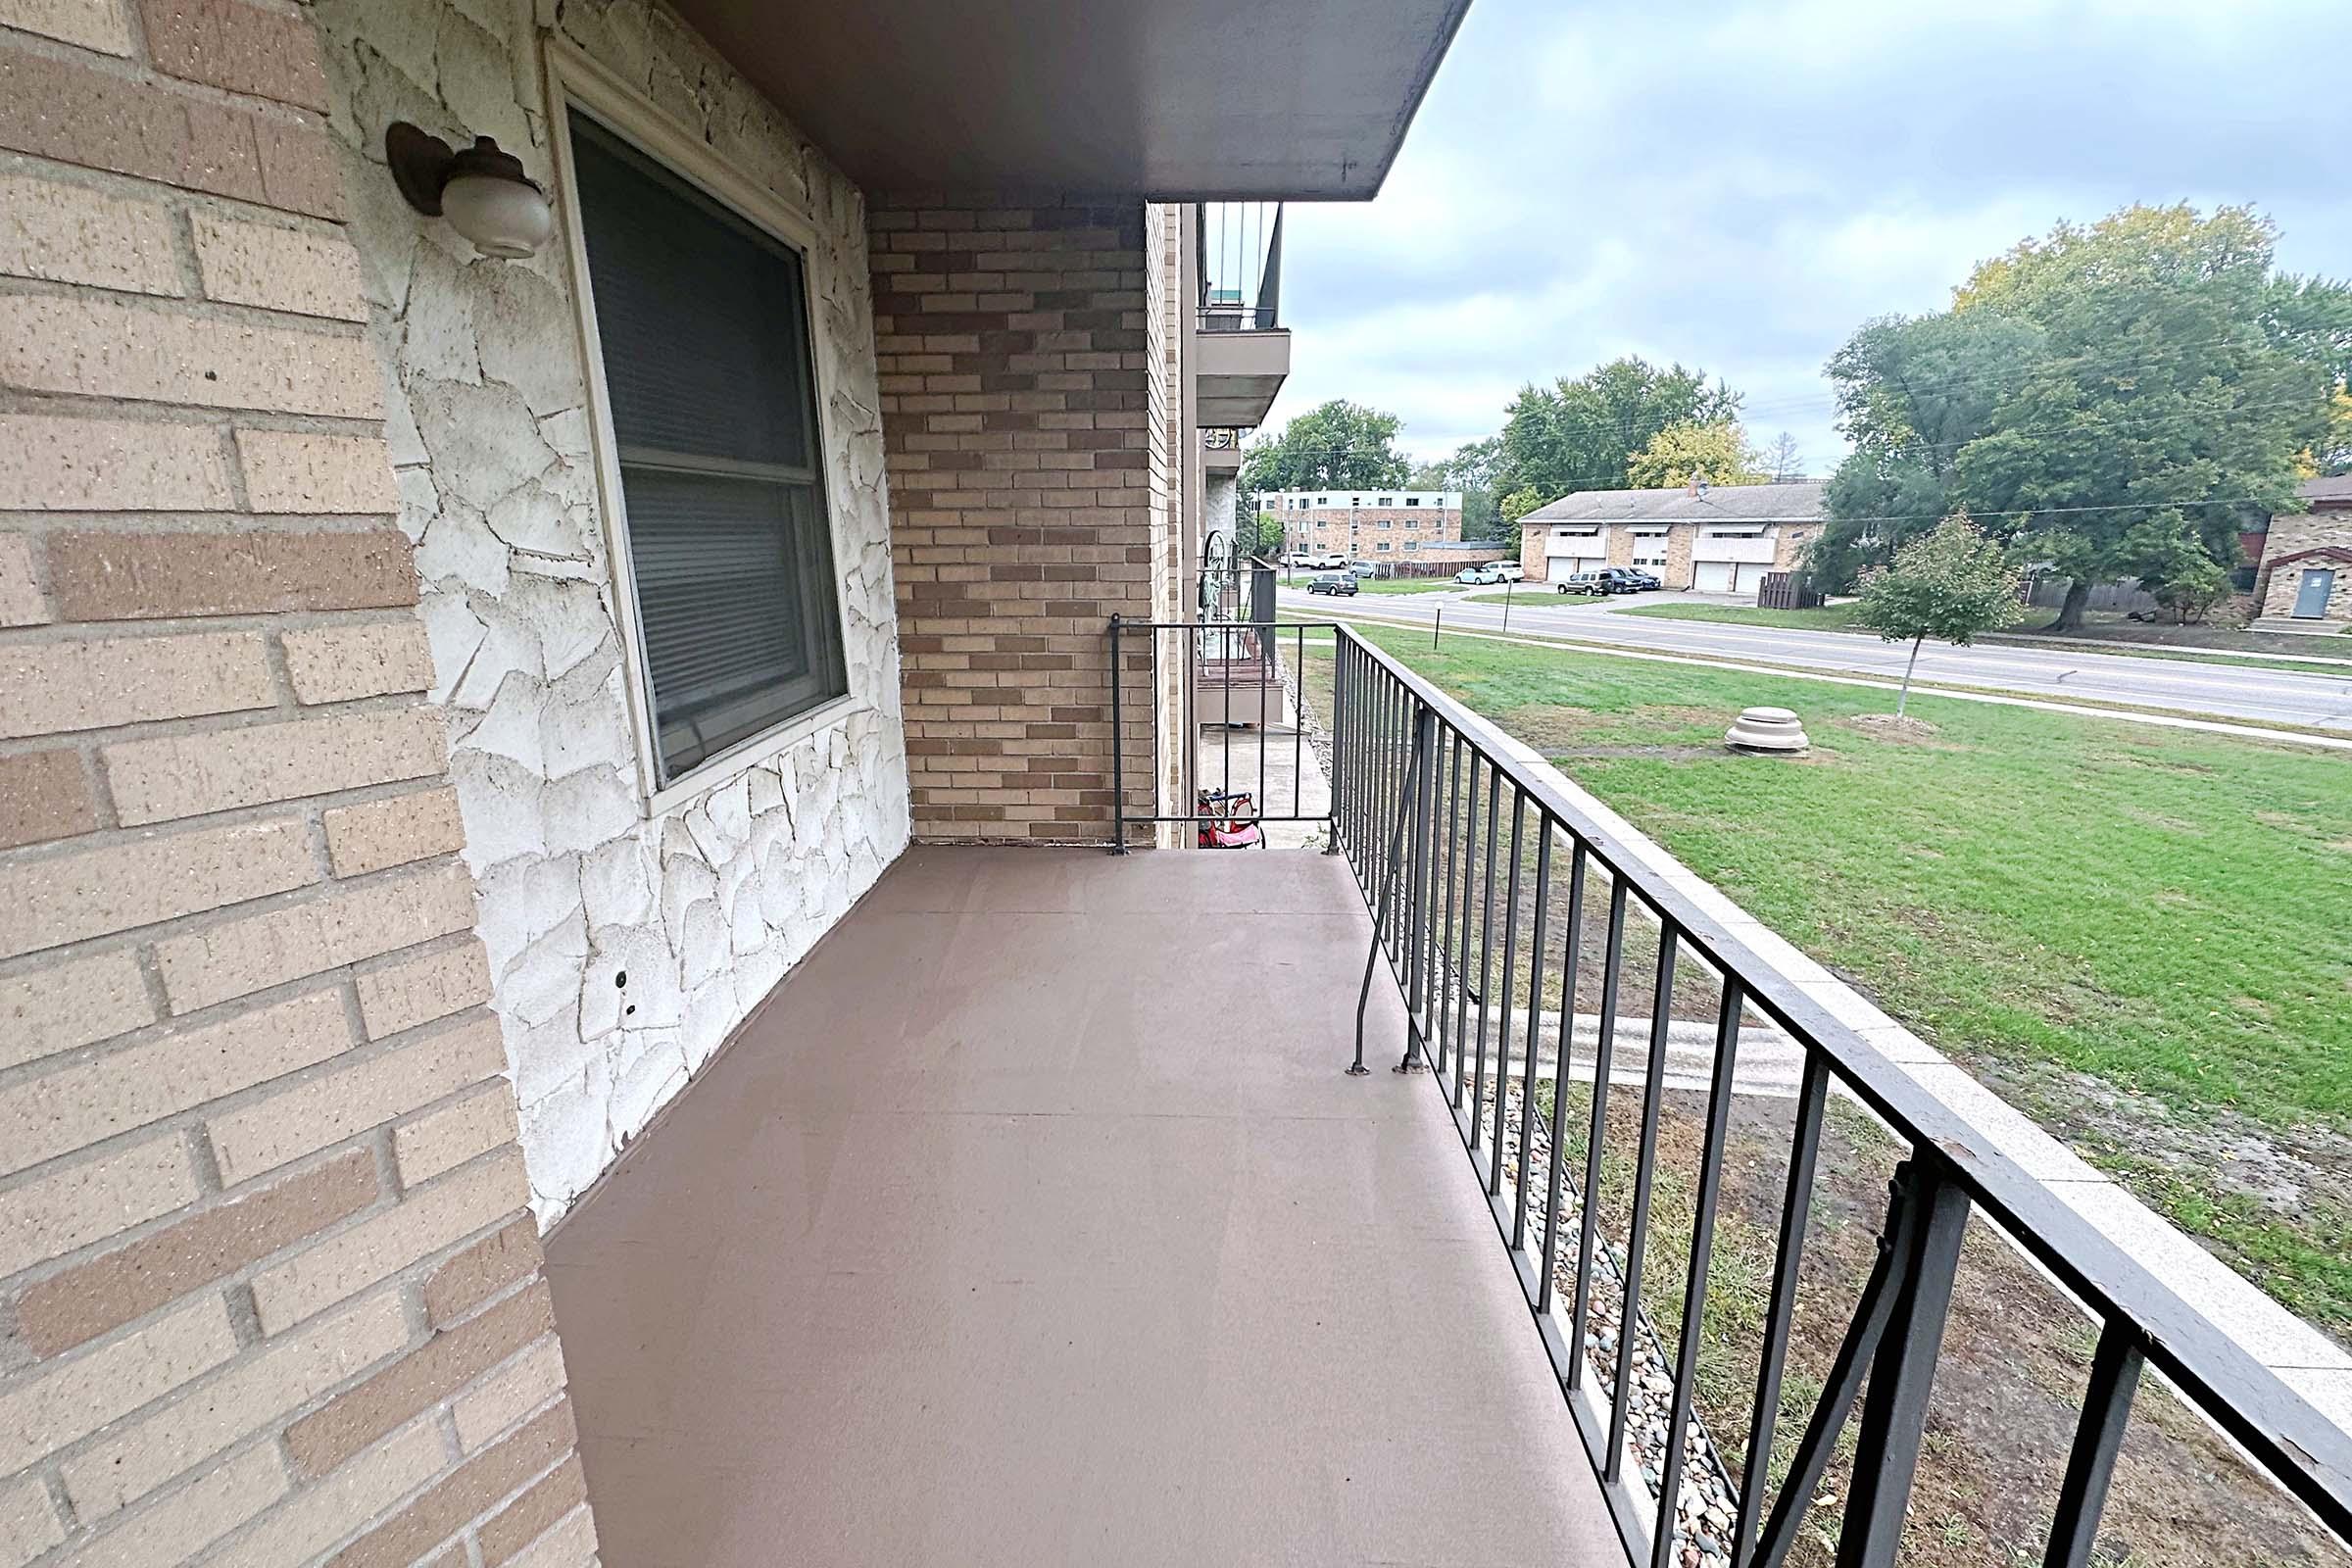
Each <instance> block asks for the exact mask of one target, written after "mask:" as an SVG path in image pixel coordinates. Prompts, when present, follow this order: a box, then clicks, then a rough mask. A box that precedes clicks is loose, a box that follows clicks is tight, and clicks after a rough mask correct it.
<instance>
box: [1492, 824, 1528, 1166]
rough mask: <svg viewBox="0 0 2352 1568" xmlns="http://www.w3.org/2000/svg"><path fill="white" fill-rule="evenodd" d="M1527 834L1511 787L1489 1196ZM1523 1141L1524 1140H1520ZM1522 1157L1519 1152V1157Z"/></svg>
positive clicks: (1504, 1080)
mask: <svg viewBox="0 0 2352 1568" xmlns="http://www.w3.org/2000/svg"><path fill="white" fill-rule="evenodd" d="M1526 834H1527V794H1526V792H1525V791H1524V790H1522V789H1520V788H1519V786H1518V785H1517V784H1516V783H1514V784H1513V785H1512V786H1511V875H1510V881H1509V884H1508V886H1509V891H1508V892H1506V893H1505V894H1504V895H1503V899H1502V995H1501V996H1500V997H1498V998H1496V999H1495V1135H1494V1143H1493V1145H1492V1147H1491V1148H1490V1149H1489V1150H1488V1153H1489V1154H1490V1155H1491V1156H1493V1157H1492V1158H1491V1160H1490V1161H1489V1165H1488V1170H1487V1192H1488V1195H1489V1196H1493V1195H1494V1194H1495V1193H1499V1192H1501V1191H1502V1112H1503V1099H1504V1091H1505V1090H1506V1089H1508V1088H1509V1087H1510V1082H1511V971H1512V970H1513V969H1514V968H1516V967H1517V966H1518V962H1519V862H1520V860H1521V858H1523V850H1522V845H1523V843H1524V841H1525V838H1526ZM1522 1142H1525V1140H1522ZM1525 1157H1526V1153H1525V1151H1524V1150H1522V1151H1521V1158H1522V1159H1524V1158H1525Z"/></svg>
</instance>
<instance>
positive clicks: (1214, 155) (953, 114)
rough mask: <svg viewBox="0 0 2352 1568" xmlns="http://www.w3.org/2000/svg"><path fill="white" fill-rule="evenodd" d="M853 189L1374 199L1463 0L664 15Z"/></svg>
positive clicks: (1022, 1)
mask: <svg viewBox="0 0 2352 1568" xmlns="http://www.w3.org/2000/svg"><path fill="white" fill-rule="evenodd" d="M677 5H678V10H679V11H680V12H681V13H683V14H684V16H685V18H686V20H687V21H688V22H689V23H691V24H692V25H694V26H695V27H697V28H698V29H700V30H701V31H702V33H703V34H704V36H705V37H707V38H709V39H710V40H711V43H712V44H713V45H714V46H716V47H717V49H718V50H719V52H720V53H721V54H723V55H725V56H726V58H727V59H728V60H729V61H730V62H731V63H732V64H733V65H734V66H735V67H736V69H737V70H739V71H741V72H742V73H744V75H745V76H747V77H749V78H750V80H751V81H752V83H753V84H754V85H756V86H757V87H759V88H760V90H761V91H762V92H764V93H765V94H766V95H767V96H768V97H769V98H770V99H771V100H773V101H774V102H775V104H776V105H777V107H779V108H781V109H782V110H783V111H784V112H785V114H787V115H788V116H790V117H791V118H792V120H793V121H794V123H797V124H798V125H799V126H800V128H801V129H802V130H803V131H804V132H805V133H806V134H808V135H809V137H810V138H811V139H812V140H814V141H815V142H816V144H817V145H818V146H820V147H822V148H823V149H824V150H825V151H826V152H827V153H828V154H830V155H831V156H832V157H833V159H834V160H835V161H836V162H838V163H839V164H840V165H841V166H842V168H843V169H845V170H846V171H848V172H849V174H850V176H851V177H852V178H853V179H855V180H857V181H858V183H859V184H860V185H862V186H864V187H865V188H866V189H867V190H868V191H923V190H948V191H958V192H996V193H1004V194H1008V195H1011V194H1020V193H1038V194H1050V193H1083V194H1092V195H1105V196H1107V195H1136V196H1141V197H1147V198H1151V199H1154V200H1161V201H1176V200H1189V199H1199V200H1215V199H1226V198H1230V199H1278V198H1289V199H1296V200H1326V201H1351V200H1352V201H1360V200H1365V199H1368V198H1369V197H1371V196H1373V195H1374V194H1376V193H1377V192H1378V191H1379V189H1380V185H1381V181H1382V180H1383V179H1384V178H1386V177H1387V175H1388V172H1389V165H1390V164H1391V162H1392V161H1393V160H1394V159H1395V158H1396V156H1397V147H1398V146H1399V145H1400V144H1401V143H1402V142H1403V140H1404V132H1405V127H1406V126H1407V125H1408V124H1410V123H1411V122H1412V118H1413V112H1414V111H1415V110H1416V109H1417V108H1419V107H1420V103H1421V97H1422V94H1423V93H1424V92H1426V91H1427V90H1428V87H1429V82H1430V78H1431V76H1432V75H1433V74H1434V73H1436V71H1437V68H1438V62H1439V61H1440V60H1442V59H1443V58H1444V57H1445V54H1446V45H1447V44H1448V43H1449V42H1451V41H1452V38H1453V33H1454V29H1455V28H1456V27H1457V26H1459V25H1460V24H1461V20H1462V14H1463V13H1464V12H1465V11H1466V10H1467V9H1468V8H1469V0H989V3H987V4H982V5H973V4H971V3H970V0H852V3H847V4H845V3H843V0H677Z"/></svg>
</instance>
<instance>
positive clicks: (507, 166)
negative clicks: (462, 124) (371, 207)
mask: <svg viewBox="0 0 2352 1568" xmlns="http://www.w3.org/2000/svg"><path fill="white" fill-rule="evenodd" d="M384 161H385V162H386V163H387V164H389V165H390V166H391V168H392V181H393V183H394V184H396V185H398V186H399V187H400V193H401V195H403V196H405V197H407V198H408V202H409V205H410V206H411V207H414V208H416V209H417V211H418V212H420V213H422V214H424V215H425V216H426V217H427V218H446V219H448V220H449V226H450V227H452V228H454V229H456V230H457V231H458V232H459V233H461V234H463V235H465V236H466V238H467V239H469V240H471V241H472V242H473V248H474V249H475V250H477V251H480V252H481V253H482V254H483V255H484V256H497V257H504V258H506V259H509V260H515V259H518V258H520V257H524V256H529V255H531V254H532V253H533V252H535V251H537V250H538V249H539V247H540V246H542V245H544V244H546V243H547V239H548V236H549V235H550V234H552V233H554V232H555V229H556V215H555V211H554V209H552V208H551V207H549V206H548V203H547V193H546V192H545V191H542V190H541V189H540V188H539V187H538V186H537V185H534V184H533V183H531V181H530V180H529V179H528V178H526V177H525V176H524V174H523V172H522V161H521V160H520V159H518V158H516V157H515V155H514V154H513V153H510V152H504V151H502V150H500V148H499V145H498V143H497V142H495V141H493V140H491V139H490V138H489V137H488V136H476V137H475V138H474V139H473V145H472V146H470V147H468V148H466V150H465V151H463V152H455V151H452V150H451V148H450V145H449V143H447V142H445V141H443V140H442V139H441V138H440V137H438V136H436V135H433V134H432V133H431V132H429V131H425V130H419V129H418V128H417V126H415V125H412V124H410V123H408V122H407V121H405V120H400V121H395V122H393V123H392V125H391V127H390V128H389V129H387V130H386V131H385V132H384Z"/></svg>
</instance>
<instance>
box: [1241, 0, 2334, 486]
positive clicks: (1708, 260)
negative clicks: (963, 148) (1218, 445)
mask: <svg viewBox="0 0 2352 1568" xmlns="http://www.w3.org/2000/svg"><path fill="white" fill-rule="evenodd" d="M2347 20H2348V16H2347V0H2195V3H2191V0H1473V4H1472V5H1471V8H1470V14H1469V20H1468V21H1467V22H1466V23H1464V25H1463V26H1462V30H1461V33H1460V35H1459V36H1458V37H1457V38H1456V39H1455V41H1454V45H1453V49H1452V52H1451V53H1450V54H1449V55H1448V56H1447V57H1446V63H1445V65H1444V66H1443V68H1442V69H1440V71H1439V73H1438V78H1437V82H1436V85H1435V86H1434V87H1433V88H1432V89H1431V92H1430V95H1429V97H1428V99H1427V101H1426V102H1425V103H1424V104H1423V106H1422V109H1421V113H1420V117H1419V118H1418V119H1417V120H1416V121H1415V123H1414V124H1413V128H1412V131H1411V134H1410V135H1409V136H1407V137H1406V139H1405V144H1404V151H1403V153H1402V154H1401V155H1400V156H1399V158H1398V160H1397V167H1396V169H1395V170H1394V171H1393V172H1391V174H1390V176H1389V181H1388V184H1387V186H1386V188H1385V189H1384V190H1383V191H1382V193H1381V195H1380V197H1379V198H1378V199H1377V200H1375V201H1373V202H1370V203H1366V204H1358V205H1350V206H1321V207H1294V208H1292V209H1291V210H1290V214H1289V217H1288V219H1287V220H1286V222H1285V228H1284V241H1283V244H1284V266H1283V289H1282V300H1283V311H1284V315H1285V317H1286V319H1287V324H1289V325H1290V326H1291V327H1292V328H1293V329H1294V330H1295V333H1296V336H1295V338H1294V340H1293V350H1292V365H1293V368H1292V371H1291V378H1290V381H1289V384H1288V385H1287V386H1286V387H1285V389H1284V391H1283V395H1282V399H1281V401H1280V403H1278V404H1277V405H1276V407H1275V409H1274V411H1273V415H1272V417H1270V419H1269V420H1268V424H1269V426H1270V427H1271V426H1274V425H1279V424H1280V423H1281V421H1282V420H1283V419H1285V418H1287V417H1290V416H1292V415H1294V414H1297V413H1299V412H1300V411H1301V410H1304V409H1307V408H1310V407H1312V406H1313V405H1314V404H1316V403H1319V402H1321V401H1322V400H1324V399H1326V398H1332V397H1348V398H1352V399H1355V400H1357V401H1359V402H1364V403H1370V404H1372V405H1374V406H1375V407H1378V408H1384V409H1388V410H1391V411H1394V412H1395V413H1397V414H1398V415H1400V416H1402V417H1403V419H1404V444H1405V445H1406V446H1407V447H1408V448H1409V449H1410V450H1411V451H1412V452H1413V453H1414V454H1415V455H1416V456H1417V457H1434V456H1439V455H1442V454H1444V453H1445V452H1447V451H1450V450H1451V449H1452V448H1453V446H1454V445H1456V444H1457V443H1459V442H1461V441H1464V440H1468V439H1471V438H1473V437H1477V436H1482V435H1487V434H1491V433H1492V432H1493V431H1494V430H1495V429H1496V428H1497V427H1498V426H1499V424H1500V422H1501V417H1502V408H1503V405H1504V404H1505V403H1506V402H1507V401H1508V400H1509V398H1510V396H1511V394H1512V393H1513V392H1514V391H1516V390H1517V389H1518V387H1519V386H1521V385H1522V384H1523V383H1525V382H1528V381H1530V380H1548V379H1550V378H1552V377H1555V376H1558V375H1562V374H1568V375H1574V374H1578V373H1580V372H1582V371H1583V370H1585V369H1587V368H1590V367H1591V366H1593V364H1595V363H1597V362H1598V361H1601V360H1604V359H1609V358H1612V357H1614V356H1616V355H1619V354H1629V353H1631V354H1640V355H1642V356H1644V357H1646V358H1648V359H1651V360H1656V361H1672V360H1680V361H1682V362H1683V363H1684V364H1686V365H1693V366H1700V367H1703V368H1706V369H1707V370H1708V371H1709V372H1711V373H1716V374H1720V375H1722V376H1724V377H1725V378H1726V379H1728V380H1729V381H1730V382H1731V384H1732V385H1733V386H1734V387H1735V388H1736V389H1738V390H1739V391H1740V392H1742V393H1744V394H1745V395H1746V399H1747V405H1746V406H1747V422H1748V428H1749V431H1750V434H1751V435H1753V436H1754V437H1755V438H1756V439H1757V441H1758V442H1759V444H1762V443H1767V442H1769V441H1770V440H1771V439H1772V437H1773V436H1774V435H1775V434H1776V433H1778V432H1779V431H1781V430H1783V429H1787V430H1789V431H1791V432H1793V433H1794V434H1795V436H1796V438H1797V440H1798V442H1799V444H1800V447H1801V450H1802V454H1803V457H1804V460H1805V463H1806V466H1807V467H1808V469H1809V470H1810V471H1813V472H1817V473H1818V472H1826V471H1827V470H1828V469H1829V468H1830V467H1831V466H1834V465H1835V463H1836V462H1837V460H1838V457H1839V456H1840V455H1841V454H1842V453H1843V451H1844V444H1843V443H1842V442H1841V441H1840V440H1839V439H1838V435H1837V434H1836V431H1835V429H1834V426H1833V423H1832V417H1831V409H1830V403H1829V389H1828V384H1827V383H1826V382H1825V381H1824V380H1823V379H1822V376H1821V367H1822V365H1823V363H1824V362H1825V361H1826V360H1827V359H1828V358H1829V357H1830V355H1831V354H1832V353H1833V352H1834V351H1835V350H1836V349H1837V348H1838V345H1839V344H1840V343H1841V342H1843V341H1844V339H1845V338H1846V336H1847V335H1848V334H1849V333H1850V332H1851V331H1852V330H1853V328H1854V327H1855V326H1856V325H1857V324H1859V323H1860V322H1861V321H1862V320H1863V319H1866V318H1868V317H1872V316H1877V315H1881V314H1884V313H1887V312H1890V311H1904V312H1919V311H1929V310H1936V309H1940V308H1941V307H1942V306H1943V305H1944V304H1945V303H1947V300H1948V295H1949V291H1950V289H1951V286H1952V285H1953V284H1954V283H1956V282H1958V281H1959V280H1960V278H1961V277H1962V275H1963V274H1964V273H1965V272H1966V270H1967V269H1968V268H1969V266H1970V265H1971V264H1972V263H1973V262H1974V261H1976V260H1977V259H1979V258H1981V257H1985V256H1990V255H1994V254H1997V253H1998V252H2000V251H2002V250H2004V249H2006V248H2007V247H2008V246H2010V245H2011V244H2013V243H2014V242H2015V241H2017V240H2018V239H2020V238H2022V237H2024V236H2025V235H2027V234H2030V233H2035V232H2039V231H2041V230H2044V229H2046V228H2047V227H2048V226H2049V225H2050V223H2051V222H2052V221H2055V220H2057V219H2060V218H2074V219H2091V218H2096V217H2098V216H2099V215H2101V214H2103V213H2105V212H2107V211H2109V210H2111V209H2113V208H2115V207H2118V206H2121V205H2124V204H2126V203H2129V202H2133V201H2144V202H2169V201H2177V200H2187V201H2190V202H2194V203H2197V204H2199V205H2201V206H2209V205H2212V204H2214V203H2218V202H2253V203H2255V204H2257V205H2258V206H2260V207H2261V208H2263V209H2264V210H2265V211H2267V212H2268V213H2270V214H2271V215H2272V217H2274V218H2275V219H2277V220H2278V222H2279V224H2280V225H2281V227H2282V228H2283V230H2284V238H2283V240H2282V242H2281V245H2280V260H2281V262H2282V264H2283V265H2285V266H2287V267H2289V268H2291V269H2293V270H2299V271H2320V272H2326V273H2329V274H2331V275H2343V274H2347V273H2352V180H2347V179H2346V178H2345V175H2344V149H2345V147H2346V145H2347V143H2346V142H2345V139H2344V137H2345V131H2344V128H2343V104H2344V98H2343V90H2344V89H2343V82H2344V75H2343V73H2344V65H2345V60H2346V56H2345V54H2344V52H2343V51H2344V44H2343V39H2344V36H2345V33H2344V26H2345V24H2346V22H2347Z"/></svg>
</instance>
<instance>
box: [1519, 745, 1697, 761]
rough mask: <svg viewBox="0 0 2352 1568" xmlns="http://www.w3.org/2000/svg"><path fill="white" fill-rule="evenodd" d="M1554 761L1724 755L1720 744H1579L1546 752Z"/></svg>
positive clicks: (1656, 758)
mask: <svg viewBox="0 0 2352 1568" xmlns="http://www.w3.org/2000/svg"><path fill="white" fill-rule="evenodd" d="M1546 755H1547V756H1549V757H1550V758H1551V760H1553V761H1554V762H1558V763H1568V762H1593V761H1607V760H1614V759H1618V758H1629V757H1631V758H1642V759H1647V760H1660V759H1662V760H1666V761H1669V762H1695V761H1698V760H1702V759H1706V760H1712V759H1714V758H1718V757H1721V756H1723V755H1724V750H1723V748H1722V747H1720V746H1579V747H1576V748H1574V749H1573V750H1567V751H1559V752H1550V753H1546Z"/></svg>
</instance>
